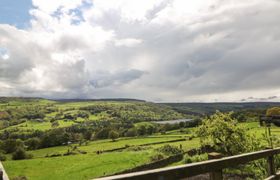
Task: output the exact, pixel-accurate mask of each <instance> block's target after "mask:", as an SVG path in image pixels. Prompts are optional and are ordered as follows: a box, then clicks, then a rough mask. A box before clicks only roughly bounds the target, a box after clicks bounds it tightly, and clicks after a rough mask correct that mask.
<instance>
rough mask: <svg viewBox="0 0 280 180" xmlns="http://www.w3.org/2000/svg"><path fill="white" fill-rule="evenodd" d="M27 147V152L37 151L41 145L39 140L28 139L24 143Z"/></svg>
mask: <svg viewBox="0 0 280 180" xmlns="http://www.w3.org/2000/svg"><path fill="white" fill-rule="evenodd" d="M24 144H25V145H26V146H27V149H28V150H35V149H38V148H39V147H40V145H41V141H40V139H39V138H30V139H28V140H26V141H25V142H24Z"/></svg>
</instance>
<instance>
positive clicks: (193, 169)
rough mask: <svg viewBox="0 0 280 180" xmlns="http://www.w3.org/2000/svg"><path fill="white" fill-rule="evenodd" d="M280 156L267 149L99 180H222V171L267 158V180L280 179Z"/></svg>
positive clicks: (277, 150) (278, 149)
mask: <svg viewBox="0 0 280 180" xmlns="http://www.w3.org/2000/svg"><path fill="white" fill-rule="evenodd" d="M277 154H280V148H275V149H267V150H262V151H257V152H252V153H246V154H241V155H236V156H230V157H225V158H220V159H213V160H208V161H204V162H199V163H193V164H186V165H180V166H175V167H167V168H161V169H154V170H148V171H141V172H136V173H129V174H123V175H117V176H110V177H104V178H99V179H97V180H128V179H129V180H150V179H152V180H178V179H184V178H187V177H192V176H196V175H199V174H204V173H210V178H211V179H212V180H221V179H222V170H223V169H225V168H230V167H236V166H237V165H240V164H246V163H248V162H251V161H254V160H258V159H262V158H266V159H267V164H268V165H267V169H268V175H269V177H268V178H267V180H274V179H280V174H279V173H276V168H275V165H274V155H277Z"/></svg>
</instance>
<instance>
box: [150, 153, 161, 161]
mask: <svg viewBox="0 0 280 180" xmlns="http://www.w3.org/2000/svg"><path fill="white" fill-rule="evenodd" d="M162 159H164V155H163V154H161V153H158V154H155V155H153V156H151V157H150V160H151V161H152V162H156V161H160V160H162Z"/></svg>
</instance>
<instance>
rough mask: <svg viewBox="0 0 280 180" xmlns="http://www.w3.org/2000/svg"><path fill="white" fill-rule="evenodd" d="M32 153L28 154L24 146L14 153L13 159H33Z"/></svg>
mask: <svg viewBox="0 0 280 180" xmlns="http://www.w3.org/2000/svg"><path fill="white" fill-rule="evenodd" d="M31 158H32V155H31V154H27V153H26V151H25V150H24V149H23V148H17V150H16V151H15V152H14V153H13V154H12V159H13V160H20V159H31Z"/></svg>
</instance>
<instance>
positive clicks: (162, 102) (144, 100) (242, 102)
mask: <svg viewBox="0 0 280 180" xmlns="http://www.w3.org/2000/svg"><path fill="white" fill-rule="evenodd" d="M1 98H22V99H46V100H50V101H69V102H71V101H77V102H79V101H143V102H151V103H156V104H165V103H166V104H172V103H175V104H176V103H178V104H184V103H185V104H192V103H193V104H216V103H217V104H219V103H220V104H231V103H232V104H235V103H236V104H246V103H272V104H274V103H275V104H278V103H280V101H189V102H188V101H149V100H146V99H135V98H125V97H119V98H118V97H115V98H96V99H92V98H44V97H28V96H0V99H1Z"/></svg>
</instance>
